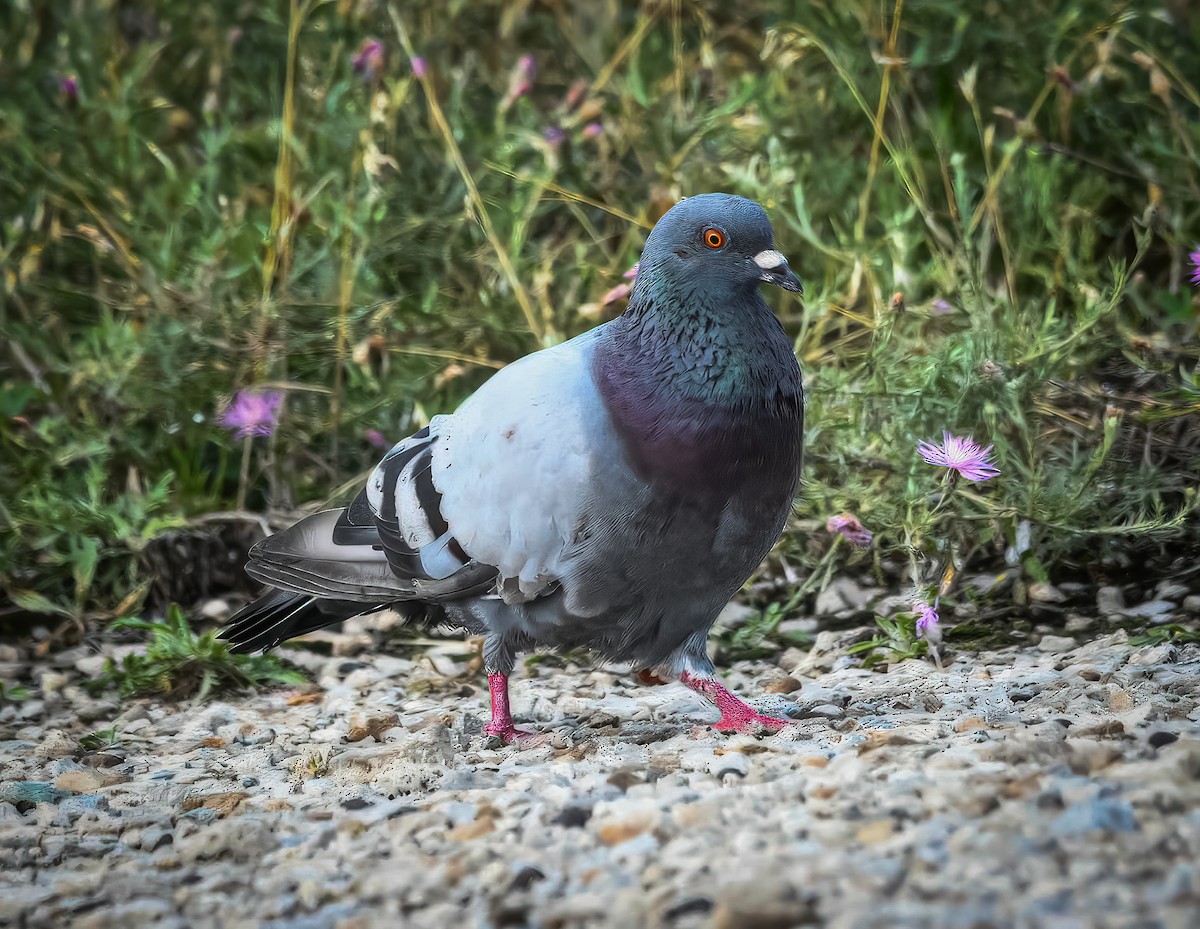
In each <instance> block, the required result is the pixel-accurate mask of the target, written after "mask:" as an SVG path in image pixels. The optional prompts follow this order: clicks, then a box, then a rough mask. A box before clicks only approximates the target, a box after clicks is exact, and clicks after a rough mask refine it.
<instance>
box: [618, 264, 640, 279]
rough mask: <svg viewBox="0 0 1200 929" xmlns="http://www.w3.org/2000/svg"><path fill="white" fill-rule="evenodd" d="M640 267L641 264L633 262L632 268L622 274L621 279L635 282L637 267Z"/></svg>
mask: <svg viewBox="0 0 1200 929" xmlns="http://www.w3.org/2000/svg"><path fill="white" fill-rule="evenodd" d="M640 265H641V262H640V261H635V262H634V263H633V267H632V268H630V269H629V270H628V271H626V272H625V273H624V274H622V275H621V277H623V278H625V280H627V281H636V280H637V273H638V267H639V266H640Z"/></svg>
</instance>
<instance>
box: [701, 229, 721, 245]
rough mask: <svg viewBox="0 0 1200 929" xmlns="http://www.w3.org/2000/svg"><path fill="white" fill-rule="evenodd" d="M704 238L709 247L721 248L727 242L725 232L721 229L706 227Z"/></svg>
mask: <svg viewBox="0 0 1200 929" xmlns="http://www.w3.org/2000/svg"><path fill="white" fill-rule="evenodd" d="M702 238H703V239H704V244H705V245H707V246H708V247H709V248H720V247H721V246H722V245H724V244H725V233H723V232H722V231H721V230H720V229H714V228H710V229H705V230H704V235H703V236H702Z"/></svg>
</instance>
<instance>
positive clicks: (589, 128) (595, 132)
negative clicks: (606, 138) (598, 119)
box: [583, 123, 604, 139]
mask: <svg viewBox="0 0 1200 929" xmlns="http://www.w3.org/2000/svg"><path fill="white" fill-rule="evenodd" d="M603 134H604V126H603V125H602V124H601V123H588V124H587V125H586V126H584V127H583V137H584V138H585V139H595V138H597V137H598V136H600V135H603Z"/></svg>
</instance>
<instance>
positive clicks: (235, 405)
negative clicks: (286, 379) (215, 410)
mask: <svg viewBox="0 0 1200 929" xmlns="http://www.w3.org/2000/svg"><path fill="white" fill-rule="evenodd" d="M281 403H283V394H281V393H280V392H279V391H278V390H265V391H263V392H261V393H259V392H257V391H253V390H239V391H238V392H237V393H236V394H235V395H234V397H233V402H232V403H230V404H229V406H227V407H226V408H225V412H223V413H222V414H221V425H222V426H224V427H225V428H226V429H232V430H233V431H234V433H235V434H236V435H237V437H238V438H239V439H245V438H247V437H249V436H252V435H262V436H266V435H270V434H271V433H272V432H274V431H275V427H276V426H277V425H279V406H280V404H281Z"/></svg>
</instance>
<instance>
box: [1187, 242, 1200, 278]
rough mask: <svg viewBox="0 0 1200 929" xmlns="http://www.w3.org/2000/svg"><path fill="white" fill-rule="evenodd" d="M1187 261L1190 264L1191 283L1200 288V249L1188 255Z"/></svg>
mask: <svg viewBox="0 0 1200 929" xmlns="http://www.w3.org/2000/svg"><path fill="white" fill-rule="evenodd" d="M1188 261H1190V262H1191V263H1192V283H1193V284H1195V285H1196V286H1197V287H1200V248H1198V249H1196V250H1195V251H1194V252H1192V253H1191V254H1190V255H1188Z"/></svg>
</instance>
